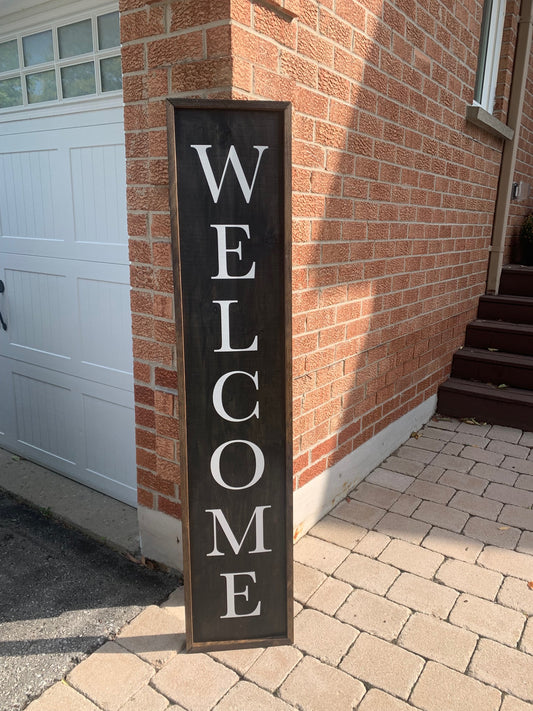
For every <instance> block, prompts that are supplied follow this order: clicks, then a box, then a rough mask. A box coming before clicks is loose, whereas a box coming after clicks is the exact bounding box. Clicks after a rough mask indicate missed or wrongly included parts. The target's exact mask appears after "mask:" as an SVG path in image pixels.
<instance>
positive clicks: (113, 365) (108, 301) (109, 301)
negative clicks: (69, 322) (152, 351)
mask: <svg viewBox="0 0 533 711" xmlns="http://www.w3.org/2000/svg"><path fill="white" fill-rule="evenodd" d="M129 291H130V290H129V286H128V285H127V284H118V283H116V282H109V281H103V280H100V279H79V280H78V299H79V314H80V317H79V323H80V326H81V361H82V363H83V364H84V365H87V366H95V367H96V368H98V369H106V370H113V371H118V372H122V373H126V374H129V375H130V377H131V374H132V368H133V362H132V353H131V350H129V349H128V348H125V347H124V344H125V343H128V342H129V340H130V337H131V336H130V334H131V314H130V305H129ZM94 377H95V379H99V380H100V379H101V378H102V377H103V375H102V374H101V373H100V374H98V375H95V376H94Z"/></svg>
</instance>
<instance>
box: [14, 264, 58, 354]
mask: <svg viewBox="0 0 533 711" xmlns="http://www.w3.org/2000/svg"><path fill="white" fill-rule="evenodd" d="M5 288H6V290H5V294H6V301H7V311H6V313H7V323H8V334H9V346H10V350H11V351H12V355H15V354H14V353H13V351H16V350H19V351H20V350H23V351H28V350H30V351H35V353H34V354H33V355H30V354H28V353H26V352H25V353H21V352H19V355H18V357H19V358H26V357H30V358H32V360H33V359H35V358H40V357H41V356H43V357H46V358H47V361H48V363H47V364H48V365H51V359H53V358H54V357H55V358H61V359H68V358H70V357H71V353H70V350H71V349H70V336H69V333H68V328H67V321H68V318H67V304H68V298H69V293H68V281H67V279H66V278H65V275H62V274H50V273H44V272H42V271H41V272H34V271H28V270H23V269H6V270H5ZM64 365H65V364H64V363H62V364H61V367H64Z"/></svg>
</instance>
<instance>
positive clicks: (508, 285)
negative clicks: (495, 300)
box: [499, 271, 533, 296]
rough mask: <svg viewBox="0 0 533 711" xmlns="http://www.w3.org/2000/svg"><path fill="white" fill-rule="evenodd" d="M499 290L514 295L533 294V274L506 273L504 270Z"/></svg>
mask: <svg viewBox="0 0 533 711" xmlns="http://www.w3.org/2000/svg"><path fill="white" fill-rule="evenodd" d="M499 292H500V294H510V295H512V296H533V284H532V279H531V274H506V273H505V271H503V272H502V276H501V280H500V288H499Z"/></svg>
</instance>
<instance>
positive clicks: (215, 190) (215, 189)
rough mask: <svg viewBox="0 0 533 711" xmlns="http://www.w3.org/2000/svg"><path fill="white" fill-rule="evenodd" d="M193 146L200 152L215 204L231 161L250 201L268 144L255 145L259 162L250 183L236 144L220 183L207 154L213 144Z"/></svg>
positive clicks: (244, 193) (242, 188) (245, 195)
mask: <svg viewBox="0 0 533 711" xmlns="http://www.w3.org/2000/svg"><path fill="white" fill-rule="evenodd" d="M191 148H194V149H195V151H196V152H197V153H198V157H199V158H200V163H201V164H202V168H203V170H204V175H205V177H206V180H207V184H208V185H209V190H210V191H211V195H212V196H213V202H214V203H215V204H216V203H217V202H218V198H219V197H220V191H221V189H222V184H223V182H224V178H225V177H226V171H227V169H228V165H229V164H230V163H231V164H232V166H233V170H234V171H235V175H236V176H237V180H238V181H239V185H240V186H241V190H242V194H243V195H244V199H245V200H246V202H247V203H249V202H250V198H251V197H252V191H253V189H254V183H255V179H256V177H257V171H258V170H259V163H260V162H261V157H262V155H263V153H264V151H266V150H267V148H268V146H254V148H255V149H256V151H257V152H258V153H259V155H258V157H257V163H256V164H255V171H254V177H253V178H252V182H251V184H250V185H249V184H248V181H247V180H246V176H245V175H244V170H243V169H242V165H241V162H240V160H239V156H238V155H237V151H236V150H235V146H230V149H229V153H228V157H227V158H226V165H225V166H224V171H223V173H222V177H221V178H220V183H219V184H218V185H217V181H216V178H215V176H214V174H213V169H212V168H211V163H210V162H209V158H208V156H207V149H208V148H212V146H209V145H191Z"/></svg>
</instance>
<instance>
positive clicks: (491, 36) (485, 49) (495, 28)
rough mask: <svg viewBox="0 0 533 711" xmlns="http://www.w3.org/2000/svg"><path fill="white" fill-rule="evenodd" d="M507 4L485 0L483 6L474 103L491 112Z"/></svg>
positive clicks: (500, 1)
mask: <svg viewBox="0 0 533 711" xmlns="http://www.w3.org/2000/svg"><path fill="white" fill-rule="evenodd" d="M505 4H506V3H505V0H485V4H484V6H483V20H482V24H481V38H480V41H479V56H478V65H477V74H476V85H475V88H474V104H476V105H477V106H481V107H482V108H483V109H485V111H488V112H489V113H492V111H493V109H494V99H495V95H496V84H497V82H498V67H499V64H500V54H501V48H502V37H503V24H504V20H505Z"/></svg>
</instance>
